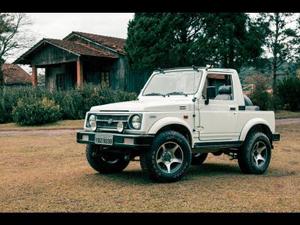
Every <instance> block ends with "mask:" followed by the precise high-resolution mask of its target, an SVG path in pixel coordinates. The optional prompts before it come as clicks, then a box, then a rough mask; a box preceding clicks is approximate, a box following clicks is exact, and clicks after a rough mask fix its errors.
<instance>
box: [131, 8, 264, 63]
mask: <svg viewBox="0 0 300 225" xmlns="http://www.w3.org/2000/svg"><path fill="white" fill-rule="evenodd" d="M259 25H261V24H259V23H258V22H257V21H253V20H252V19H250V18H249V16H248V15H247V14H245V13H218V14H217V13H137V14H135V17H134V19H133V20H132V21H130V22H129V25H128V38H127V41H126V51H127V53H128V56H129V62H130V64H131V65H132V66H133V67H134V68H139V69H143V68H147V69H153V68H156V67H174V66H188V65H192V64H194V65H205V64H215V65H221V66H224V67H232V68H236V69H239V68H240V67H241V65H243V64H245V63H250V62H251V61H253V60H255V59H256V58H258V57H259V56H260V55H261V53H262V51H263V50H262V45H263V43H264V37H265V32H264V30H263V29H261V26H259Z"/></svg>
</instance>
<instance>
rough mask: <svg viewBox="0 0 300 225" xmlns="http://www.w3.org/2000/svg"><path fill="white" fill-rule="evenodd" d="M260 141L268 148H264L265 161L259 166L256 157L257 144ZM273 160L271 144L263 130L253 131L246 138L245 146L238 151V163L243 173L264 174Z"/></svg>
mask: <svg viewBox="0 0 300 225" xmlns="http://www.w3.org/2000/svg"><path fill="white" fill-rule="evenodd" d="M257 143H259V144H261V145H262V146H263V144H264V145H265V147H266V149H265V150H264V159H265V160H264V161H263V164H262V165H261V166H258V165H257V163H256V160H255V158H254V153H255V147H256V144H257ZM261 161H262V160H261ZM270 161H271V144H270V140H269V138H268V137H267V135H266V134H264V133H262V132H252V133H250V134H249V136H248V137H247V139H246V140H245V142H244V144H243V146H242V147H241V149H240V151H239V152H238V164H239V167H240V169H241V171H242V172H243V173H246V174H263V173H264V172H265V171H266V170H267V168H268V166H269V164H270Z"/></svg>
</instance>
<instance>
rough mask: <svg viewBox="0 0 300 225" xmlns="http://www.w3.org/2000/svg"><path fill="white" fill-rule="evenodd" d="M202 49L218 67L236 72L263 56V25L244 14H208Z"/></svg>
mask: <svg viewBox="0 0 300 225" xmlns="http://www.w3.org/2000/svg"><path fill="white" fill-rule="evenodd" d="M205 24H206V29H205V32H206V40H207V46H206V49H207V50H208V51H210V57H211V60H212V61H214V62H215V63H216V64H218V65H219V66H221V67H227V68H228V67H229V68H235V69H237V70H239V69H240V68H241V67H242V66H243V65H249V64H250V65H251V64H254V63H255V62H256V61H257V60H259V59H260V57H261V55H262V53H263V48H262V46H263V44H264V41H265V37H266V35H267V23H266V22H264V21H262V20H261V19H260V17H258V18H250V16H249V15H248V14H246V13H217V14H215V13H211V14H208V15H207V17H206V18H205Z"/></svg>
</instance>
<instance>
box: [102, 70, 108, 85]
mask: <svg viewBox="0 0 300 225" xmlns="http://www.w3.org/2000/svg"><path fill="white" fill-rule="evenodd" d="M101 85H106V86H109V85H110V82H109V72H101Z"/></svg>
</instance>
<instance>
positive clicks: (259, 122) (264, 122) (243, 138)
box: [240, 118, 272, 141]
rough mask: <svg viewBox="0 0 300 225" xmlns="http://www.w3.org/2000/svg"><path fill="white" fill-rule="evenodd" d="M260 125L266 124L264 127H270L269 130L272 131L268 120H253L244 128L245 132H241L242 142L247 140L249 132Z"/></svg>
mask: <svg viewBox="0 0 300 225" xmlns="http://www.w3.org/2000/svg"><path fill="white" fill-rule="evenodd" d="M258 124H264V125H266V126H268V127H269V129H270V130H271V131H272V127H271V126H270V124H269V123H268V122H267V121H266V120H264V119H262V118H255V119H251V120H249V121H248V122H247V123H246V125H245V126H244V128H243V130H242V132H241V135H240V141H244V140H245V139H246V136H247V134H248V132H249V130H250V129H251V128H252V127H253V126H255V125H258Z"/></svg>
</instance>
